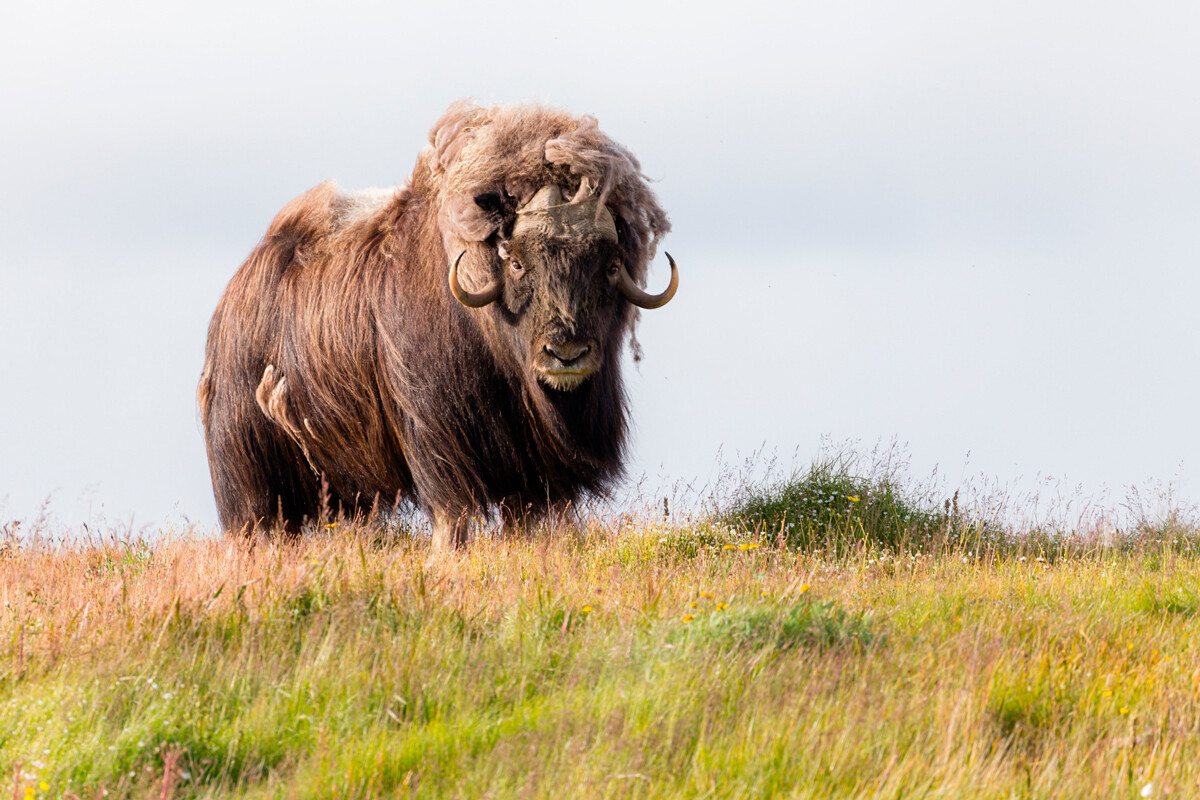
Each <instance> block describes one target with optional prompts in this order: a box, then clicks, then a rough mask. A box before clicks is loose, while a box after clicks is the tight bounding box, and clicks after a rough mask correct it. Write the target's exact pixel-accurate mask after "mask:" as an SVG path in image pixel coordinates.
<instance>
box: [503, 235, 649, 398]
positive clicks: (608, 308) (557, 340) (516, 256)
mask: <svg viewBox="0 0 1200 800" xmlns="http://www.w3.org/2000/svg"><path fill="white" fill-rule="evenodd" d="M550 233H552V232H550V231H547V229H546V226H541V225H526V226H521V225H518V226H517V227H516V228H515V230H514V231H513V235H512V236H511V238H509V239H506V240H505V239H501V240H499V241H498V243H497V247H496V252H497V255H498V256H499V258H500V261H501V264H502V270H503V275H504V278H503V280H504V290H503V294H502V295H501V297H500V302H498V303H497V304H496V307H497V313H499V314H500V315H501V316H502V318H503V320H504V327H505V329H506V330H507V331H508V334H509V337H510V342H511V344H512V345H513V346H514V348H516V350H517V352H518V353H520V354H521V356H522V360H523V363H524V364H525V366H526V368H527V369H529V370H530V371H531V372H532V373H533V374H534V375H535V376H536V377H537V379H538V380H539V381H540V382H541V383H543V384H545V385H546V386H548V387H550V388H552V389H558V390H561V391H571V390H573V389H576V388H578V387H579V386H580V385H582V384H583V382H584V381H586V380H587V379H588V378H589V377H590V376H591V375H593V374H595V373H596V371H597V370H599V369H600V368H601V367H602V366H603V364H604V363H605V360H606V357H607V356H608V355H610V354H609V353H608V352H607V350H608V349H609V348H613V347H618V346H619V345H620V342H621V336H620V331H621V329H622V323H623V319H622V317H623V312H624V309H625V304H624V303H623V301H622V300H621V296H620V293H619V291H618V288H617V278H618V274H619V261H618V259H619V248H618V247H617V242H616V238H615V235H610V232H609V231H608V230H591V231H587V232H584V233H582V235H580V233H579V232H578V231H576V232H574V235H567V236H563V235H549V234H550Z"/></svg>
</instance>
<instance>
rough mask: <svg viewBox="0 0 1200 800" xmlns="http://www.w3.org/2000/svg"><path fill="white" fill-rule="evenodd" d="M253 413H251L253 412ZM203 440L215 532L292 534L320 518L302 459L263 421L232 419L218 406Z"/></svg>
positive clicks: (315, 486)
mask: <svg viewBox="0 0 1200 800" xmlns="http://www.w3.org/2000/svg"><path fill="white" fill-rule="evenodd" d="M256 410H257V409H256ZM206 427H207V431H206V437H205V438H206V440H207V445H208V463H209V469H210V471H211V473H212V479H213V494H214V496H215V498H216V501H217V513H218V515H219V517H220V520H221V527H223V528H224V529H225V530H227V531H231V532H238V531H241V532H243V533H247V534H248V533H251V532H253V531H255V530H258V529H263V530H269V529H273V528H277V529H280V530H282V531H283V532H285V533H288V534H293V535H294V534H298V533H299V532H300V528H301V526H302V525H303V524H304V522H305V521H306V520H310V519H311V520H314V521H315V520H316V518H317V515H318V514H319V513H320V485H319V482H318V480H317V477H316V476H315V475H313V473H312V469H311V468H310V467H309V465H308V463H307V461H306V460H305V458H304V455H303V454H302V453H301V452H300V451H299V448H297V447H296V446H295V445H294V444H293V443H292V442H291V441H290V440H288V439H286V438H285V437H284V436H282V435H280V433H279V432H277V431H275V430H272V425H271V423H270V422H269V421H268V420H267V419H266V418H261V419H259V418H256V417H255V416H254V415H250V416H249V418H247V417H246V416H244V415H238V414H236V413H234V412H233V409H231V408H228V407H226V406H225V405H224V404H222V403H221V402H219V401H216V402H214V403H213V406H212V408H211V409H210V413H209V418H208V425H207V426H206Z"/></svg>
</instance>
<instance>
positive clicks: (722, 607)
mask: <svg viewBox="0 0 1200 800" xmlns="http://www.w3.org/2000/svg"><path fill="white" fill-rule="evenodd" d="M727 608H729V603H717V611H724V610H725V609H727Z"/></svg>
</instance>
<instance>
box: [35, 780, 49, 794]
mask: <svg viewBox="0 0 1200 800" xmlns="http://www.w3.org/2000/svg"><path fill="white" fill-rule="evenodd" d="M38 788H39V789H41V790H42V791H43V792H48V791H50V784H48V783H46V782H45V781H42V782H41V783H39V784H38Z"/></svg>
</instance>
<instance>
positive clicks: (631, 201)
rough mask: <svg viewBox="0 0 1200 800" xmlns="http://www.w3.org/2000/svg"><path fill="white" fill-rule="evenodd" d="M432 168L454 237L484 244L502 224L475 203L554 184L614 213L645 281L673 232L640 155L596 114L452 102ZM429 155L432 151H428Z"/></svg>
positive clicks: (446, 227)
mask: <svg viewBox="0 0 1200 800" xmlns="http://www.w3.org/2000/svg"><path fill="white" fill-rule="evenodd" d="M429 142H430V144H431V145H432V146H433V152H432V156H433V157H432V159H431V160H432V163H431V165H430V166H431V168H432V170H433V172H434V174H435V175H437V176H439V177H440V179H441V192H440V194H441V208H440V209H439V215H440V216H439V220H440V223H441V227H442V231H443V235H444V236H446V237H447V243H446V244H447V251H450V250H453V249H454V246H455V243H453V241H452V237H453V238H457V239H460V240H461V241H464V242H479V241H483V240H484V239H487V238H488V237H489V236H491V235H492V234H493V233H495V232H496V230H497V228H498V226H499V224H500V222H499V221H498V220H497V219H496V218H495V217H494V215H490V214H488V213H487V212H486V211H485V210H483V209H481V208H480V207H479V205H478V204H477V203H476V202H475V198H476V197H477V196H479V195H480V194H484V193H486V192H497V193H502V194H505V195H507V196H509V197H511V198H513V200H514V201H515V202H516V205H517V206H518V207H520V206H523V205H525V204H526V203H528V202H529V200H530V199H531V198H532V197H533V195H534V194H535V193H536V192H537V191H538V190H539V189H540V188H541V187H542V186H545V185H546V184H547V183H558V185H559V186H561V187H562V189H563V192H564V195H565V196H566V197H567V198H569V201H570V202H579V201H581V200H584V199H586V198H589V197H595V198H598V199H599V200H600V204H601V205H604V206H607V207H608V208H609V210H610V211H611V212H612V214H613V216H614V218H615V220H616V225H617V232H618V238H619V241H620V245H621V248H622V250H623V252H624V255H625V257H626V259H627V263H626V268H627V269H628V270H629V274H630V276H631V277H632V278H633V279H634V280H635V281H636V282H637V283H638V284H639V285H645V281H646V272H647V269H648V267H649V264H650V261H651V260H653V258H654V254H655V251H656V249H657V247H658V242H659V240H660V239H662V237H663V235H664V234H666V233H667V232H668V231H670V230H671V223H670V222H669V221H668V219H667V213H666V212H665V211H663V209H662V208H661V207H660V206H659V205H658V201H657V200H656V199H655V197H654V193H653V192H652V191H651V190H650V187H649V186H648V185H647V180H648V179H647V178H646V176H645V175H643V174H642V166H641V164H639V163H638V160H637V158H636V157H635V156H634V155H633V154H632V153H630V152H629V151H628V150H626V149H625V148H624V147H622V146H621V145H619V144H617V143H616V142H614V141H613V140H612V139H610V138H609V137H608V136H606V135H605V134H604V133H602V132H601V131H600V127H599V123H598V122H597V120H596V118H595V117H593V116H590V115H584V116H581V117H574V116H571V115H570V114H567V113H565V112H561V111H553V110H550V109H546V108H543V107H540V106H492V107H490V108H482V107H480V106H477V105H475V104H474V103H471V102H470V101H466V100H464V101H460V102H457V103H455V104H453V105H451V106H450V108H448V109H447V110H446V113H445V114H443V115H442V117H441V119H439V120H438V121H437V122H435V123H434V125H433V128H432V129H431V130H430V131H429ZM427 152H428V151H427Z"/></svg>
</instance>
